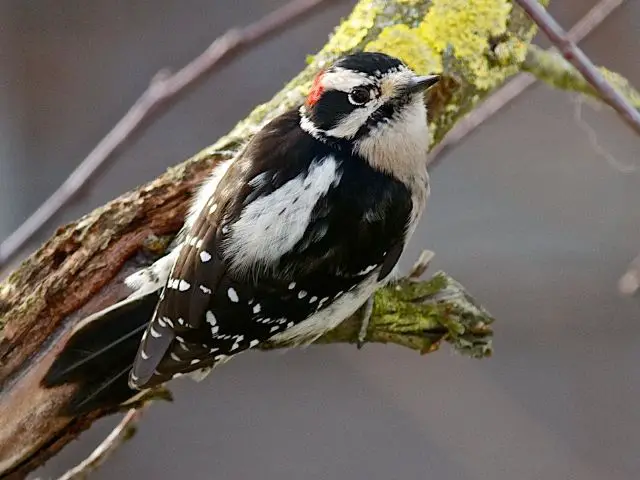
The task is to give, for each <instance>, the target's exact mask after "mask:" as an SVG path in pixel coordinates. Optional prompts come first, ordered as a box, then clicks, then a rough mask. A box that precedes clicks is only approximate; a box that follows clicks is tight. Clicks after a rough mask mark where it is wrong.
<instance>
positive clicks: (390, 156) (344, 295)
mask: <svg viewBox="0 0 640 480" xmlns="http://www.w3.org/2000/svg"><path fill="white" fill-rule="evenodd" d="M438 79H439V77H438V76H437V75H430V76H418V75H416V74H415V73H414V72H413V71H411V70H410V69H409V68H408V67H407V66H406V65H404V64H403V63H402V62H401V61H400V60H398V59H396V58H393V57H390V56H388V55H385V54H382V53H356V54H353V55H349V56H346V57H343V58H341V59H340V60H338V61H337V62H335V64H333V65H332V66H331V67H329V68H327V69H326V70H324V71H322V72H320V73H319V74H318V75H317V77H316V78H315V80H314V82H313V85H312V88H311V91H310V93H309V95H308V97H307V99H306V102H305V103H304V104H303V105H302V106H300V107H299V108H295V109H293V110H291V111H289V112H287V113H284V114H282V115H281V116H279V117H277V118H276V119H274V120H272V121H271V122H269V123H268V124H266V125H265V126H264V127H263V128H262V129H261V131H260V132H258V133H257V134H256V135H255V136H254V137H253V138H252V139H251V141H250V142H249V143H248V144H247V145H246V147H245V148H244V149H243V150H242V151H241V152H240V153H239V154H238V155H237V156H236V157H235V158H234V159H232V160H229V161H226V162H224V163H222V164H220V165H219V166H217V167H216V168H215V170H214V171H213V172H212V174H211V176H210V177H209V179H208V180H207V181H206V182H205V183H204V184H203V185H202V187H201V188H200V189H199V191H198V192H197V195H196V196H195V199H194V201H193V204H192V206H191V209H190V212H189V214H188V216H187V218H186V221H185V224H184V228H183V232H182V234H181V237H179V238H180V241H179V243H178V244H177V246H176V247H175V248H174V249H173V250H172V251H171V252H170V253H169V254H168V255H167V256H165V257H163V258H161V259H160V260H158V261H157V262H156V263H154V264H153V265H152V266H150V267H149V268H147V269H144V270H141V271H139V272H137V273H135V274H134V275H132V276H131V277H129V278H128V279H127V284H128V285H129V286H130V287H131V288H133V289H134V292H133V293H132V294H131V296H130V297H129V298H128V299H126V300H124V301H123V302H121V303H119V304H116V305H114V306H112V307H110V308H109V309H107V310H104V311H102V312H99V313H97V314H95V315H93V316H91V317H89V318H87V319H85V320H84V321H83V322H81V324H79V325H78V326H77V327H76V331H75V332H74V334H73V336H72V337H71V339H70V340H69V341H68V343H67V344H66V345H65V346H64V348H63V350H62V351H61V353H60V354H59V355H58V357H57V358H56V360H55V361H54V364H53V366H52V367H51V369H50V370H49V372H48V373H47V375H46V376H45V379H44V384H45V386H47V387H53V386H56V385H61V384H66V383H76V384H78V389H77V394H76V395H75V397H74V399H73V401H72V404H71V405H69V406H68V411H69V412H70V413H73V412H76V413H77V412H82V411H88V410H91V409H94V408H98V407H104V406H115V405H118V404H120V403H122V402H126V401H127V400H129V399H131V398H132V397H134V396H135V395H136V394H137V393H138V392H139V391H140V390H145V389H148V388H151V387H154V386H156V385H159V384H162V383H164V382H166V381H168V380H170V379H172V378H174V377H176V376H178V375H181V374H185V373H192V374H193V373H196V374H197V373H198V372H208V371H209V370H210V369H211V368H212V367H214V366H216V365H218V364H221V363H223V362H225V361H227V360H228V359H230V358H231V357H233V356H234V355H237V354H239V353H241V352H243V351H245V350H247V349H250V348H253V347H256V346H257V345H259V344H260V343H261V342H264V341H266V340H270V341H282V342H287V343H289V344H293V345H300V344H307V343H310V342H313V341H314V340H315V339H317V338H318V337H319V336H321V335H322V334H323V333H325V332H327V331H329V330H331V329H333V328H334V327H336V326H337V325H338V324H339V323H340V322H341V321H342V320H344V319H345V318H347V317H348V316H350V315H351V314H353V313H354V312H356V311H357V310H358V308H359V307H361V306H362V305H364V304H365V303H366V302H367V300H368V299H370V298H371V297H372V295H373V293H374V292H375V290H376V289H377V288H379V287H380V286H381V285H383V284H384V283H385V282H387V281H388V280H389V278H390V277H391V273H392V270H393V269H394V267H395V266H396V263H397V262H398V258H399V257H400V255H401V253H402V251H403V249H404V247H405V245H406V244H407V241H408V239H409V238H410V237H411V235H412V233H413V231H414V230H415V228H416V224H417V222H418V219H419V218H420V216H421V214H422V212H423V209H424V207H425V203H426V201H427V197H428V194H429V183H428V175H427V170H426V157H427V148H428V143H429V135H428V132H427V112H426V106H425V102H424V91H425V90H426V89H427V88H429V87H430V86H431V85H434V84H435V83H436V82H437V81H438ZM136 351H137V353H136Z"/></svg>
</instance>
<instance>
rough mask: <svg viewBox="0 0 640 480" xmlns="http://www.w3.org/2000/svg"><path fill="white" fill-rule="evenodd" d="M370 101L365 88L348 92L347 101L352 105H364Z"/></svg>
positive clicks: (367, 90) (369, 94) (357, 88)
mask: <svg viewBox="0 0 640 480" xmlns="http://www.w3.org/2000/svg"><path fill="white" fill-rule="evenodd" d="M369 100H371V92H370V91H369V89H368V88H365V87H355V88H354V89H353V90H351V91H350V92H349V101H350V102H351V103H353V104H354V105H364V104H365V103H367V102H368V101H369Z"/></svg>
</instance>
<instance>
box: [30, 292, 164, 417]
mask: <svg viewBox="0 0 640 480" xmlns="http://www.w3.org/2000/svg"><path fill="white" fill-rule="evenodd" d="M157 302H158V295H157V292H151V293H148V294H146V295H143V296H139V297H137V298H133V299H127V300H124V301H122V302H120V303H117V304H115V305H113V306H112V307H110V308H108V309H106V310H103V311H101V312H98V313H96V314H95V315H93V316H91V317H89V318H87V319H86V320H84V321H83V323H82V324H81V325H80V327H79V328H78V329H77V331H76V332H75V333H74V334H73V335H72V336H71V338H70V339H69V341H68V342H67V344H66V345H65V346H64V348H63V350H62V351H61V352H60V353H59V354H58V356H57V357H56V359H55V361H54V362H53V364H52V365H51V367H50V369H49V371H48V372H47V373H46V375H45V377H44V379H43V382H42V383H43V386H45V387H47V388H51V387H55V386H59V385H64V384H75V385H77V389H76V391H75V393H73V396H72V398H71V399H70V401H69V403H68V404H66V405H65V408H64V413H66V414H68V415H79V414H82V413H87V412H90V411H92V410H96V409H98V408H115V407H116V406H118V405H119V404H121V403H123V402H125V401H126V400H128V399H130V398H131V397H133V396H134V395H136V394H137V393H139V392H138V391H136V390H133V389H131V388H129V384H128V377H129V370H130V369H131V366H132V364H133V360H134V359H135V356H136V352H137V350H138V345H139V344H140V341H141V339H142V335H143V334H144V331H145V328H146V326H147V324H148V323H149V320H150V319H151V317H152V315H153V312H154V309H155V307H156V303H157Z"/></svg>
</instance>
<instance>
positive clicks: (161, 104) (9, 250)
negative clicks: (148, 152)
mask: <svg viewBox="0 0 640 480" xmlns="http://www.w3.org/2000/svg"><path fill="white" fill-rule="evenodd" d="M331 1H335V0H293V1H291V2H290V3H288V4H286V5H284V6H283V7H281V8H279V9H277V10H274V11H273V12H271V13H270V14H268V15H266V16H265V17H263V18H261V19H260V20H258V21H257V22H255V23H252V24H250V25H248V26H246V27H244V28H234V29H231V30H229V31H228V32H227V33H225V34H224V35H222V36H221V37H219V38H218V39H216V40H215V41H214V42H213V43H212V44H211V45H210V46H209V47H208V48H207V49H206V50H205V51H204V52H203V53H202V54H201V55H199V56H198V57H196V58H195V59H194V60H192V61H191V62H189V63H188V64H187V65H186V66H184V67H183V68H182V69H181V70H178V71H177V72H176V73H174V74H170V73H168V71H166V70H162V71H160V72H158V74H156V75H155V76H154V78H153V79H152V80H151V83H150V85H149V88H147V90H146V91H145V92H144V93H143V94H142V96H141V97H140V98H139V99H138V100H137V101H136V102H135V103H134V105H133V106H132V107H131V108H130V109H129V111H128V112H127V113H126V114H125V116H124V117H122V119H120V121H119V122H118V123H117V124H116V125H115V126H114V127H113V128H112V129H111V131H110V132H109V133H108V134H107V135H106V136H105V137H104V138H103V139H102V140H101V141H100V142H99V143H98V144H97V145H96V147H95V148H94V149H93V150H92V151H91V152H90V153H89V155H88V156H87V157H86V158H85V159H84V160H83V161H82V162H81V163H80V165H78V167H76V169H75V170H74V171H73V172H72V173H71V175H69V177H68V178H67V179H66V180H65V181H64V183H63V184H62V185H60V187H58V189H57V190H56V191H55V192H53V194H52V195H51V196H50V197H49V198H48V199H47V200H45V201H44V202H43V203H42V205H40V206H39V207H38V209H37V210H36V211H35V212H33V214H31V216H29V218H27V220H26V221H25V222H24V223H23V224H22V225H20V226H19V227H18V228H17V229H16V231H14V232H13V233H12V234H11V235H9V237H7V238H6V239H5V240H4V241H3V242H2V243H1V244H0V271H1V270H2V269H3V268H4V267H5V266H6V265H7V263H8V262H9V261H10V260H11V258H13V257H14V256H15V255H16V254H17V253H18V252H19V251H20V250H21V249H22V248H23V247H24V246H25V245H26V244H27V242H28V241H29V239H31V238H32V237H33V236H34V235H35V234H36V233H38V232H39V231H40V230H41V229H42V228H43V227H44V226H45V225H46V224H47V223H48V222H49V221H50V220H51V219H52V218H53V216H54V215H55V214H56V213H58V212H59V211H60V209H62V208H63V207H64V206H65V205H66V204H68V203H69V202H70V201H71V200H72V199H73V198H74V197H75V196H76V195H77V194H78V193H79V192H80V191H81V190H82V188H83V187H84V186H85V185H87V183H88V182H89V180H90V179H91V178H92V177H93V176H95V175H96V174H97V173H98V172H100V171H101V169H102V168H103V167H104V166H105V165H106V164H107V162H108V161H109V160H113V158H114V155H115V154H116V153H117V151H118V149H120V148H121V147H122V146H123V145H124V144H125V143H126V142H129V141H131V140H133V139H134V138H135V137H136V136H137V135H139V134H140V133H142V132H143V131H144V129H145V128H146V127H148V126H149V125H150V124H151V123H152V121H153V120H155V119H156V118H157V116H158V114H159V113H161V112H162V111H164V110H166V109H167V108H168V107H170V106H171V105H173V104H174V103H175V102H176V101H177V100H179V99H180V98H181V97H182V96H183V95H185V94H186V93H187V92H189V91H190V90H191V88H192V87H194V86H195V85H196V84H197V83H198V82H200V81H202V80H204V79H205V78H206V77H207V76H208V75H210V74H211V73H213V72H214V70H215V69H216V68H217V67H219V66H220V65H221V64H222V63H223V62H225V61H229V60H231V59H232V58H234V57H235V56H237V55H238V54H240V53H241V52H243V51H244V50H246V49H247V48H249V47H252V46H255V45H257V44H259V43H260V42H262V41H264V40H266V39H267V38H269V37H271V36H273V35H275V34H277V33H278V32H281V31H282V30H284V29H285V28H287V27H290V26H292V25H294V24H295V23H296V22H298V21H300V20H302V19H304V18H305V17H307V16H308V15H310V14H311V13H312V12H314V11H315V10H316V9H317V8H318V7H320V6H321V5H328V4H329V3H330V2H331Z"/></svg>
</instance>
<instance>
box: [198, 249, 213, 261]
mask: <svg viewBox="0 0 640 480" xmlns="http://www.w3.org/2000/svg"><path fill="white" fill-rule="evenodd" d="M200 260H201V261H202V263H207V262H208V261H209V260H211V254H210V253H209V252H207V251H206V250H203V251H201V252H200Z"/></svg>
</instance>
